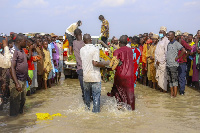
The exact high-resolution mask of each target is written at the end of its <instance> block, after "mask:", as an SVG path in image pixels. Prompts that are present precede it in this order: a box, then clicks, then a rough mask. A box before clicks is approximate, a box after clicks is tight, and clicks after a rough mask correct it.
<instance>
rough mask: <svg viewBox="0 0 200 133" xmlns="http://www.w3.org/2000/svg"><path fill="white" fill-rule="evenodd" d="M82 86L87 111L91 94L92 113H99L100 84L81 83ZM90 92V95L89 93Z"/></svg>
mask: <svg viewBox="0 0 200 133" xmlns="http://www.w3.org/2000/svg"><path fill="white" fill-rule="evenodd" d="M83 86H84V99H85V100H84V102H85V104H86V106H87V109H90V98H91V94H92V97H93V110H92V112H94V113H98V112H100V96H101V82H83ZM91 91H92V93H91Z"/></svg>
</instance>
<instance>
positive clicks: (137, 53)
mask: <svg viewBox="0 0 200 133" xmlns="http://www.w3.org/2000/svg"><path fill="white" fill-rule="evenodd" d="M132 51H133V64H134V69H133V74H134V88H135V87H136V81H137V76H138V66H139V61H140V56H141V52H140V49H139V48H132Z"/></svg>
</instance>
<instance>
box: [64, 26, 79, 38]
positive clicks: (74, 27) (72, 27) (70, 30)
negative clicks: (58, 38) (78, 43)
mask: <svg viewBox="0 0 200 133" xmlns="http://www.w3.org/2000/svg"><path fill="white" fill-rule="evenodd" d="M77 27H78V25H77V23H73V24H71V25H70V26H69V27H68V28H67V29H66V33H68V34H70V35H72V36H74V33H73V32H74V30H75V29H76V28H77Z"/></svg>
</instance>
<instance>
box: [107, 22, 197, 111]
mask: <svg viewBox="0 0 200 133" xmlns="http://www.w3.org/2000/svg"><path fill="white" fill-rule="evenodd" d="M122 37H123V36H122ZM126 38H127V45H126V47H129V48H130V49H132V54H133V64H134V66H133V69H134V70H133V71H132V74H133V75H134V76H133V81H131V82H133V83H134V87H136V81H138V82H140V83H141V84H143V85H144V86H149V87H150V88H154V89H157V90H160V91H161V92H164V93H166V92H167V91H170V92H171V97H172V98H174V97H176V96H177V92H178V91H179V93H180V95H184V94H185V87H186V85H187V86H189V87H193V88H195V89H197V90H200V82H199V81H200V73H199V71H200V68H199V66H200V61H199V55H200V49H199V48H200V47H199V42H200V41H199V38H200V30H198V31H197V34H196V35H193V34H189V33H187V32H185V33H181V32H180V31H179V30H178V31H176V32H174V31H169V32H168V33H167V28H166V27H164V26H162V27H161V28H160V31H159V34H154V33H152V32H150V33H149V34H148V33H144V34H139V35H138V36H133V37H128V36H127V35H126ZM117 40H118V39H117V38H116V37H113V39H112V43H111V47H113V46H114V47H115V48H116V49H117V50H118V51H119V50H123V49H125V48H124V47H121V46H119V47H120V48H117V45H120V43H122V42H120V40H119V44H118V41H117ZM117 50H116V51H117ZM127 51H128V50H126V54H127V53H128V52H127ZM116 53H117V52H116ZM114 55H115V52H114V54H113V58H114ZM127 57H128V55H126V56H125V55H123V56H122V55H120V56H119V55H117V56H116V58H117V59H119V61H121V62H122V63H121V64H125V61H126V60H127V59H125V58H127ZM129 60H130V58H129ZM119 64H120V63H118V66H117V67H116V69H115V70H116V73H115V78H114V85H113V88H112V90H111V92H110V93H108V96H115V97H116V99H117V101H119V102H123V103H127V104H129V105H131V101H134V100H130V99H131V98H130V97H132V99H134V98H133V96H129V95H130V93H129V92H128V91H130V90H134V88H133V89H130V88H131V86H133V85H132V84H129V87H128V86H127V84H128V83H129V82H128V83H127V82H125V81H130V76H127V78H125V77H124V75H123V71H124V70H123V69H122V68H120V67H122V66H121V64H120V65H119ZM129 66H130V64H129V65H127V66H124V67H125V72H126V73H128V72H129V71H128V70H129V69H128V68H129ZM121 76H123V77H122V79H120V78H119V77H121ZM119 79H120V80H119ZM120 86H123V87H122V88H121V87H120ZM128 88H129V89H128ZM133 92H134V91H133ZM132 94H133V93H132ZM131 106H132V105H131ZM132 109H133V107H132Z"/></svg>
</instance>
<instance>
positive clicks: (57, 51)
mask: <svg viewBox="0 0 200 133" xmlns="http://www.w3.org/2000/svg"><path fill="white" fill-rule="evenodd" d="M53 45H54V48H55V51H56V53H53V60H59V49H58V46H57V44H56V43H55V42H53Z"/></svg>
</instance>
